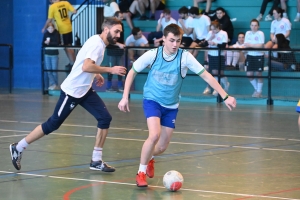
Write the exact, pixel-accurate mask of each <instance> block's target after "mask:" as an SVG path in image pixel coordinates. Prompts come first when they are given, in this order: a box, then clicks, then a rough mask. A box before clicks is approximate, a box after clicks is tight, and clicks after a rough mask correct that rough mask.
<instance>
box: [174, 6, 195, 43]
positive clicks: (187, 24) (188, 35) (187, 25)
mask: <svg viewBox="0 0 300 200" xmlns="http://www.w3.org/2000/svg"><path fill="white" fill-rule="evenodd" d="M188 12H189V9H188V8H187V7H185V6H183V7H181V8H180V9H179V10H178V13H179V19H178V26H179V27H181V28H182V30H183V32H184V34H183V36H182V39H181V45H180V47H189V46H190V45H191V44H192V42H193V28H192V25H193V18H192V17H190V16H189V13H188Z"/></svg>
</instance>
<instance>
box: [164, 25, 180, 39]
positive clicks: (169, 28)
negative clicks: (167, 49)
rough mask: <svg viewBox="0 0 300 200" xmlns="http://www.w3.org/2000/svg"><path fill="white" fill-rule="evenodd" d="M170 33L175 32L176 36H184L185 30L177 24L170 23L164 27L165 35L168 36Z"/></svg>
mask: <svg viewBox="0 0 300 200" xmlns="http://www.w3.org/2000/svg"><path fill="white" fill-rule="evenodd" d="M169 33H173V34H174V35H175V36H182V35H183V33H184V32H183V30H182V29H181V28H180V26H178V25H177V24H170V25H168V26H166V27H165V29H164V36H165V37H167V36H168V34H169Z"/></svg>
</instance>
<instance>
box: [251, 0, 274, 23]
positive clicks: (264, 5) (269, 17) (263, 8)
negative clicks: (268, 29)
mask: <svg viewBox="0 0 300 200" xmlns="http://www.w3.org/2000/svg"><path fill="white" fill-rule="evenodd" d="M269 2H273V5H272V8H271V9H270V11H269V13H268V15H267V16H266V17H265V21H272V20H273V18H272V15H273V10H274V8H277V7H278V5H279V3H280V0H263V1H262V3H261V7H260V14H259V15H258V16H257V17H256V20H257V21H260V20H261V19H262V18H263V15H264V14H265V11H266V8H267V4H268V3H269Z"/></svg>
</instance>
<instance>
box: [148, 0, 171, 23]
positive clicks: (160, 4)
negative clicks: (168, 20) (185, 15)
mask: <svg viewBox="0 0 300 200" xmlns="http://www.w3.org/2000/svg"><path fill="white" fill-rule="evenodd" d="M143 1H149V2H150V7H149V8H148V9H150V13H151V16H150V19H151V20H155V12H156V10H164V9H165V8H166V0H143Z"/></svg>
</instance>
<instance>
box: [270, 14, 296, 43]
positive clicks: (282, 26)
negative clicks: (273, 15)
mask: <svg viewBox="0 0 300 200" xmlns="http://www.w3.org/2000/svg"><path fill="white" fill-rule="evenodd" d="M291 28H292V25H291V22H290V20H288V19H287V18H281V20H279V21H277V20H273V21H272V24H271V33H273V34H274V35H277V34H278V33H282V34H283V35H285V34H286V32H287V31H290V30H291ZM286 39H288V40H290V38H289V37H287V38H286Z"/></svg>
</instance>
